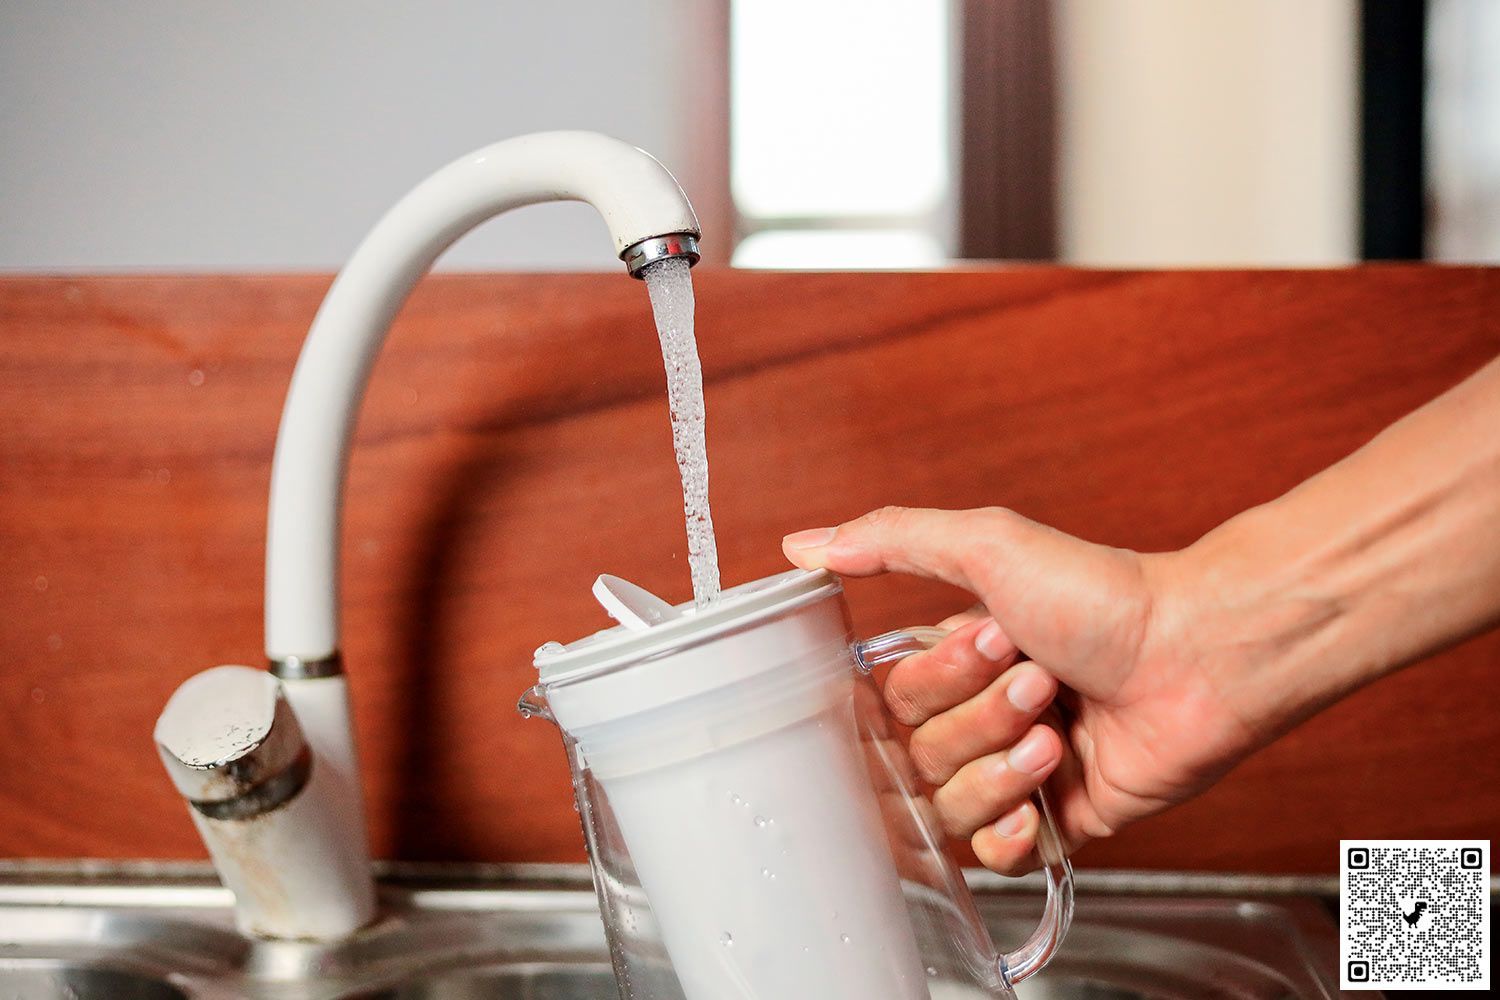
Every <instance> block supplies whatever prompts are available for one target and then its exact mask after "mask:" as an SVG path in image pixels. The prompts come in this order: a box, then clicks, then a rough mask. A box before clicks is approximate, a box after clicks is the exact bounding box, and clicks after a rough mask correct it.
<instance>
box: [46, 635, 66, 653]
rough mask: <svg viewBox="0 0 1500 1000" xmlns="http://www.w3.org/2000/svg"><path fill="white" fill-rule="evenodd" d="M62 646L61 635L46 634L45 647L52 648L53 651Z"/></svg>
mask: <svg viewBox="0 0 1500 1000" xmlns="http://www.w3.org/2000/svg"><path fill="white" fill-rule="evenodd" d="M62 646H63V643H62V636H60V635H55V634H54V635H49V636H47V648H48V649H50V650H52V652H54V653H55V652H57V651H58V650H59V649H62Z"/></svg>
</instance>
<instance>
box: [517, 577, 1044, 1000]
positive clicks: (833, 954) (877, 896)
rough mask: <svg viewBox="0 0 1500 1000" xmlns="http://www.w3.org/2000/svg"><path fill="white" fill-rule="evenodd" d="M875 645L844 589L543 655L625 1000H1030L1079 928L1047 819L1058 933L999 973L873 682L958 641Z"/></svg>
mask: <svg viewBox="0 0 1500 1000" xmlns="http://www.w3.org/2000/svg"><path fill="white" fill-rule="evenodd" d="M926 631H927V633H928V634H925V635H924V634H919V633H910V632H908V633H891V634H888V635H886V636H882V637H879V638H878V639H876V640H871V641H870V642H866V643H860V642H857V641H856V640H855V639H854V636H853V632H852V628H851V626H850V620H849V614H848V609H847V606H846V605H845V603H844V600H843V596H842V588H841V587H840V584H839V582H838V580H837V579H836V578H835V577H832V576H831V575H829V574H826V573H822V572H817V573H804V572H800V571H798V572H792V573H786V574H781V575H779V576H775V577H770V578H768V579H766V580H762V581H757V582H756V583H752V584H746V585H744V586H742V587H738V588H734V589H732V590H730V591H726V592H725V594H724V596H723V598H722V599H721V600H720V601H719V602H718V603H717V604H715V605H714V606H713V607H711V608H708V609H700V610H697V611H695V612H687V611H685V612H684V613H682V614H679V615H674V616H671V617H664V618H663V619H662V620H659V621H658V622H656V623H655V624H650V625H641V624H638V625H637V627H635V628H624V627H621V628H614V629H609V630H606V631H604V632H600V633H597V634H596V635H593V636H589V637H587V638H584V639H581V640H578V641H577V642H575V643H571V644H569V645H566V646H562V645H558V644H548V646H546V647H543V649H541V650H539V651H538V655H537V660H536V665H537V668H538V670H539V671H540V674H541V683H540V684H539V685H538V686H537V687H536V688H534V689H533V690H532V691H531V692H528V694H527V696H526V697H525V698H523V699H522V703H521V704H522V710H523V712H526V713H535V714H544V715H545V716H546V717H548V718H550V719H552V720H553V721H554V722H555V723H556V724H557V725H558V727H559V728H560V729H561V730H562V733H563V740H564V745H565V747H566V750H567V753H568V759H569V763H570V766H571V768H572V774H573V784H574V790H575V793H576V796H577V800H578V807H579V813H580V815H581V817H582V819H583V827H584V836H585V839H586V841H587V845H588V852H589V860H590V864H591V865H592V868H593V872H594V881H595V886H596V888H597V890H598V895H599V902H600V906H601V910H602V913H603V917H604V923H605V930H606V933H607V936H608V939H609V943H610V949H611V958H612V961H613V964H614V968H615V974H616V979H617V981H618V983H619V988H620V995H621V997H622V998H623V1000H647V998H651V1000H679V998H680V1000H724V998H738V1000H773V998H774V1000H784V998H791V997H808V998H814V997H816V998H819V1000H867V998H871V997H880V998H883V1000H944V998H958V997H973V998H994V997H1012V996H1014V995H1015V994H1014V993H1013V992H1012V989H1011V985H1012V984H1013V983H1014V982H1017V981H1019V980H1020V979H1023V978H1025V977H1026V976H1028V975H1030V974H1032V973H1033V972H1035V971H1036V970H1037V969H1039V968H1040V967H1041V965H1043V964H1045V962H1046V960H1047V958H1049V957H1050V955H1051V953H1052V951H1053V950H1054V949H1055V948H1056V946H1057V944H1058V943H1059V942H1060V941H1061V938H1062V935H1063V934H1064V933H1066V929H1067V925H1068V922H1069V920H1070V918H1071V912H1072V895H1071V891H1072V890H1071V873H1070V871H1069V870H1068V867H1067V863H1066V861H1065V860H1064V859H1063V858H1062V857H1061V852H1060V845H1059V842H1058V840H1057V838H1056V831H1055V828H1054V827H1053V826H1052V821H1051V818H1050V815H1049V814H1048V812H1047V811H1046V808H1045V802H1039V805H1040V806H1041V807H1042V816H1043V829H1042V835H1041V838H1040V839H1041V843H1040V845H1039V846H1040V847H1041V853H1042V854H1043V855H1044V860H1046V861H1047V862H1048V864H1047V875H1048V903H1047V909H1046V912H1045V914H1044V916H1043V924H1042V926H1041V927H1039V928H1038V930H1037V932H1036V933H1035V934H1034V935H1033V936H1032V938H1031V939H1030V940H1029V941H1028V942H1026V944H1025V945H1023V946H1022V947H1021V948H1020V949H1018V950H1017V951H1015V952H1011V953H1009V954H1001V953H999V952H997V950H996V949H995V947H994V946H993V945H992V943H991V942H990V939H989V936H988V934H987V932H986V930H985V927H984V924H983V921H982V919H981V918H980V915H979V913H978V911H977V909H976V907H975V905H974V901H973V898H972V896H971V895H970V894H969V891H968V889H967V887H966V886H965V884H964V881H963V876H962V874H961V872H960V870H959V868H958V867H957V865H956V864H955V863H954V862H953V861H952V859H951V858H950V857H949V855H948V853H947V851H946V850H945V849H944V846H943V838H942V834H941V832H940V831H939V829H938V826H937V824H936V821H935V819H934V816H933V813H932V806H931V802H930V800H929V799H928V797H927V796H926V795H925V794H924V793H923V791H922V789H921V788H920V787H919V785H918V782H917V779H916V776H915V773H914V771H913V769H912V767H911V765H910V762H909V760H908V759H907V754H906V750H905V746H904V743H903V740H902V739H901V736H900V733H899V731H898V729H897V728H896V727H895V725H894V723H892V722H891V720H890V719H889V718H888V716H887V715H886V712H885V709H884V703H883V700H882V698H881V696H880V692H879V690H878V689H877V687H876V685H875V683H874V681H873V680H872V679H871V677H870V669H871V668H872V667H873V666H875V665H876V664H877V663H880V662H887V661H889V660H892V659H897V658H899V657H901V656H905V655H909V654H910V653H912V652H915V651H916V650H918V649H921V648H925V647H926V646H927V645H930V644H931V642H932V641H934V639H935V638H936V637H937V636H938V635H939V634H938V633H935V632H934V631H933V630H926Z"/></svg>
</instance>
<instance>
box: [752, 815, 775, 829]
mask: <svg viewBox="0 0 1500 1000" xmlns="http://www.w3.org/2000/svg"><path fill="white" fill-rule="evenodd" d="M773 822H775V820H769V819H766V818H765V817H764V816H757V817H755V825H756V826H758V827H760V828H761V829H765V828H766V827H768V826H770V825H771V824H772V823H773Z"/></svg>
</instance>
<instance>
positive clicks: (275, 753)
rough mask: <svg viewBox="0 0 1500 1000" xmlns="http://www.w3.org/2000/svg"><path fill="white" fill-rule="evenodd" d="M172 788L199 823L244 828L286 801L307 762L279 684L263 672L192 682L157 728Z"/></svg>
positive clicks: (228, 672)
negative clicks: (237, 824) (242, 822)
mask: <svg viewBox="0 0 1500 1000" xmlns="http://www.w3.org/2000/svg"><path fill="white" fill-rule="evenodd" d="M155 736H156V747H157V751H158V753H160V755H161V759H162V763H163V764H164V765H165V766H166V769H167V774H168V775H169V776H170V777H171V779H172V784H174V785H176V786H177V790H178V791H179V792H181V793H182V795H183V796H184V797H185V798H186V799H187V800H188V804H189V805H190V806H191V807H192V808H193V809H194V810H195V811H196V812H198V813H199V814H201V815H202V816H204V817H206V818H208V819H213V820H241V819H249V818H251V817H254V816H259V815H261V814H263V813H266V812H269V811H271V810H272V809H275V808H276V807H277V806H280V805H283V804H284V803H286V802H288V801H290V800H291V799H292V798H293V797H294V796H296V794H297V793H298V792H300V791H301V790H302V788H303V786H305V785H306V784H307V780H308V777H309V775H310V774H311V772H312V755H311V753H310V752H309V751H308V747H307V740H306V739H305V738H304V736H303V734H302V727H301V725H300V724H299V723H298V722H297V716H296V713H295V712H293V711H292V706H291V705H290V704H289V703H288V702H287V700H286V696H285V694H284V693H283V691H282V688H281V684H280V682H278V681H277V680H276V678H275V677H273V676H272V675H271V674H268V673H266V672H265V671H264V670H255V669H253V668H251V667H243V666H222V667H213V668H212V669H209V670H205V671H203V672H202V673H200V674H197V675H195V676H193V677H190V678H189V679H188V680H187V681H186V682H184V683H183V685H182V686H181V687H179V688H178V689H177V690H176V692H174V693H173V695H172V697H171V698H170V699H169V700H168V701H167V705H166V708H165V709H163V710H162V713H161V717H160V718H158V719H157V722H156V733H155Z"/></svg>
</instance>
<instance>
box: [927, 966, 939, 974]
mask: <svg viewBox="0 0 1500 1000" xmlns="http://www.w3.org/2000/svg"><path fill="white" fill-rule="evenodd" d="M927 974H928V975H929V976H936V975H937V969H934V968H933V967H932V966H930V965H929V966H928V967H927Z"/></svg>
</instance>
